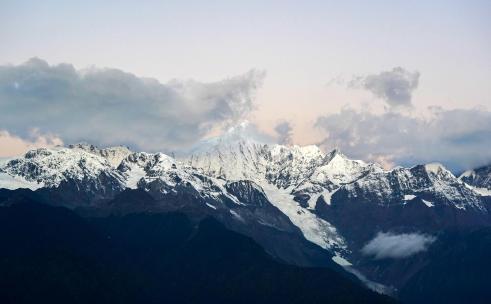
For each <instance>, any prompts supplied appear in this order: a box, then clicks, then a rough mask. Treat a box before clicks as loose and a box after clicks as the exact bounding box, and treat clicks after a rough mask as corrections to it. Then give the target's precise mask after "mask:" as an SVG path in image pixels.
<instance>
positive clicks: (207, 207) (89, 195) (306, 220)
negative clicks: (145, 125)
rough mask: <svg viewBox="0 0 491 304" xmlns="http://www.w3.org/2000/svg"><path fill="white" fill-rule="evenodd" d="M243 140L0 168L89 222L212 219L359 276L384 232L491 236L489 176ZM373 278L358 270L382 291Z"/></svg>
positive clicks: (83, 151) (1, 175)
mask: <svg viewBox="0 0 491 304" xmlns="http://www.w3.org/2000/svg"><path fill="white" fill-rule="evenodd" d="M241 131H242V130H241V129H240V128H235V129H231V130H230V131H229V132H227V133H226V134H225V135H223V136H221V137H218V138H213V139H210V140H207V141H205V142H203V143H201V144H200V145H199V146H197V147H195V148H194V149H193V151H192V152H191V153H189V154H187V155H186V156H181V157H179V158H178V159H175V158H172V157H170V156H168V155H166V154H163V153H146V152H132V151H130V150H129V149H128V148H125V147H114V148H105V149H100V148H97V147H95V146H92V145H88V144H77V145H71V146H69V147H67V148H65V147H57V148H52V149H45V148H43V149H36V150H32V151H29V152H27V153H26V154H25V155H23V156H20V157H17V158H12V159H10V160H6V161H3V162H2V163H0V188H6V189H16V188H30V189H32V190H37V192H40V193H41V194H43V195H45V196H47V197H50V198H52V197H55V198H56V202H57V203H58V204H61V205H64V206H67V207H70V208H74V209H83V210H87V209H88V208H90V210H93V211H92V212H95V211H97V212H106V213H107V212H109V213H111V212H115V213H121V212H122V213H124V212H139V211H140V212H143V211H144V212H166V211H174V210H179V211H182V212H187V213H190V214H194V215H197V214H201V215H211V216H213V217H215V218H217V219H219V220H220V221H221V222H223V223H225V224H226V225H227V226H228V227H230V228H232V229H234V230H236V231H239V232H241V233H244V234H246V235H249V236H251V237H253V238H254V239H255V240H256V241H258V242H259V243H260V244H262V245H263V246H264V247H265V248H266V249H267V250H268V251H270V252H271V253H273V254H274V255H276V256H278V257H280V258H282V259H284V260H287V261H289V262H292V263H297V264H303V265H320V264H322V263H325V262H326V257H327V258H328V259H330V258H331V257H332V259H333V260H334V261H335V262H337V263H338V264H341V265H342V266H343V267H347V268H348V269H350V268H352V267H358V266H360V265H364V261H365V260H366V258H365V257H364V256H363V254H361V251H360V250H361V248H362V247H363V245H364V244H365V243H367V242H368V241H370V240H371V239H372V238H373V237H374V236H375V235H376V234H377V233H378V232H381V231H382V232H383V231H400V232H413V231H419V232H425V233H428V234H434V233H438V231H439V229H442V228H445V227H460V226H469V225H491V218H490V216H489V214H490V212H489V211H490V196H489V194H490V193H489V192H486V191H483V189H484V190H486V189H490V187H489V180H490V179H489V176H490V174H489V172H490V171H489V167H488V168H481V169H476V170H473V171H469V172H466V173H464V174H463V175H462V176H460V177H459V178H457V177H455V176H454V175H453V174H452V173H451V172H450V171H448V170H447V169H445V167H444V166H442V165H440V164H425V165H417V166H414V167H412V168H400V167H398V168H394V169H392V170H384V169H383V168H382V167H381V166H379V165H377V164H372V163H366V162H363V161H361V160H351V159H349V158H348V157H346V156H345V155H343V154H342V153H341V152H340V151H338V150H333V151H331V152H329V153H324V152H323V151H322V150H321V149H319V148H318V147H316V146H305V147H301V146H285V145H277V144H264V143H260V142H257V141H254V140H251V139H250V138H247V137H244V136H242V134H241ZM128 191H130V192H128ZM131 191H136V192H131ZM138 191H140V192H138ZM139 193H140V194H139ZM142 193H145V195H143V194H142ZM142 195H143V196H142ZM135 196H136V197H135ZM147 196H148V197H147ZM133 200H134V201H135V202H136V201H138V202H139V203H138V204H136V203H135V204H134V205H132V201H133ZM94 210H95V211H94ZM85 212H86V211H85ZM314 244H315V245H314ZM316 245H317V246H319V247H317V246H316ZM321 248H322V249H324V250H322V249H321ZM326 252H328V253H326ZM360 267H362V266H360ZM377 267H378V266H377ZM377 267H373V268H370V267H368V266H363V267H362V268H363V271H364V274H365V275H368V277H369V278H373V277H376V278H377V279H381V280H382V281H383V278H380V277H379V276H378V274H377V269H378V268H377ZM384 283H387V282H384Z"/></svg>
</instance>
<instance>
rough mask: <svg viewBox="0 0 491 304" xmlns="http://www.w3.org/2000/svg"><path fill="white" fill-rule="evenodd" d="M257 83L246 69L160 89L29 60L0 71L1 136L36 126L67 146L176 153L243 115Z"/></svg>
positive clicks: (112, 74) (117, 75)
mask: <svg viewBox="0 0 491 304" xmlns="http://www.w3.org/2000/svg"><path fill="white" fill-rule="evenodd" d="M263 77H264V73H262V72H258V71H254V70H252V71H250V72H248V73H246V74H244V75H240V76H236V77H231V78H228V79H225V80H222V81H218V82H213V83H201V82H197V81H194V80H187V81H179V80H173V81H171V82H168V83H160V82H159V81H157V80H155V79H150V78H141V77H137V76H135V75H133V74H130V73H126V72H123V71H121V70H117V69H97V68H91V69H86V70H76V69H75V68H74V67H73V66H72V65H70V64H59V65H49V64H48V63H47V62H45V61H43V60H41V59H37V58H34V59H31V60H29V61H27V62H26V63H24V64H21V65H16V66H12V65H7V66H0V130H5V131H8V132H9V133H10V134H13V135H15V136H18V137H20V138H22V139H28V138H29V132H30V130H32V129H33V128H35V129H38V130H39V132H40V134H55V135H56V136H58V137H59V138H61V140H63V141H64V142H66V143H73V142H79V141H90V142H91V143H95V144H99V145H114V144H126V145H129V146H132V147H135V148H140V149H145V150H161V149H164V148H168V149H174V148H179V147H183V146H187V145H191V144H193V143H194V142H196V141H197V140H199V139H201V138H202V137H203V136H205V135H206V134H207V132H209V131H210V130H211V129H213V128H217V126H218V127H226V126H228V125H229V124H233V123H234V122H236V121H238V120H241V119H242V118H243V117H246V116H247V115H248V114H249V113H250V112H251V111H252V110H253V109H254V107H255V104H254V95H255V91H256V89H257V88H258V86H260V85H261V83H262V79H263Z"/></svg>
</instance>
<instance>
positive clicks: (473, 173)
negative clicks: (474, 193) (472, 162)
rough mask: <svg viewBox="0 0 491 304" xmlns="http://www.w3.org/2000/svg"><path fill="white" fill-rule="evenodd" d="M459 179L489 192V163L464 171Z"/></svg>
mask: <svg viewBox="0 0 491 304" xmlns="http://www.w3.org/2000/svg"><path fill="white" fill-rule="evenodd" d="M459 179H460V180H462V181H463V182H465V183H467V184H469V185H471V186H473V187H476V188H481V191H482V192H488V193H491V165H488V166H484V167H480V168H477V169H474V170H469V171H466V172H464V173H462V175H461V176H460V177H459ZM486 190H488V191H486Z"/></svg>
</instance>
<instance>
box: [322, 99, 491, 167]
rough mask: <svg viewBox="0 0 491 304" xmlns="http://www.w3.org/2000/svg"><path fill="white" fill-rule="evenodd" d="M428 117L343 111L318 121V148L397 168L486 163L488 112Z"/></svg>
mask: <svg viewBox="0 0 491 304" xmlns="http://www.w3.org/2000/svg"><path fill="white" fill-rule="evenodd" d="M429 110H430V112H431V115H430V117H417V116H410V115H408V114H404V113H399V112H392V111H387V112H383V113H381V114H375V113H372V112H369V111H365V110H354V109H352V108H345V109H343V110H341V111H340V112H338V113H334V114H329V115H325V116H322V117H319V118H318V119H317V121H316V123H315V125H316V126H317V127H318V128H320V129H321V130H323V131H324V132H325V133H326V138H325V139H324V140H323V141H322V143H321V144H322V145H323V146H324V147H326V148H328V149H331V148H335V147H337V148H340V149H341V150H342V151H343V152H345V153H346V154H348V155H350V156H352V157H356V158H361V159H366V160H371V161H377V160H381V159H382V160H384V162H386V163H393V164H398V165H405V166H408V165H414V164H418V163H428V162H433V161H439V162H442V163H444V164H445V165H446V166H448V167H449V168H450V169H452V170H453V171H461V170H464V169H468V168H472V167H476V166H479V165H484V164H489V163H491V150H490V149H489V147H491V112H489V111H486V110H483V109H468V110H467V109H466V110H464V109H456V110H443V109H441V108H430V109H429Z"/></svg>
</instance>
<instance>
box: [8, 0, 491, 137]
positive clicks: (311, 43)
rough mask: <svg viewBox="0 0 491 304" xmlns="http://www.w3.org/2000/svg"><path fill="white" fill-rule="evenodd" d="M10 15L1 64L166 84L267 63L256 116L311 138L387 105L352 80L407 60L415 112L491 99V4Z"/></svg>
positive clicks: (29, 9) (195, 5) (97, 9)
mask: <svg viewBox="0 0 491 304" xmlns="http://www.w3.org/2000/svg"><path fill="white" fill-rule="evenodd" d="M0 20H1V21H0V65H5V64H15V65H17V64H20V63H23V62H25V61H26V60H27V59H29V58H31V57H34V56H36V57H39V58H42V59H43V60H46V61H47V62H49V63H50V64H58V63H62V62H66V63H70V64H73V65H74V66H75V67H76V68H86V67H88V66H92V65H94V66H97V67H113V68H118V69H121V70H123V71H126V72H130V73H134V74H136V75H138V76H146V77H154V78H156V79H158V80H159V81H161V82H167V81H168V80H171V79H174V78H178V79H188V78H192V79H196V80H198V81H203V82H211V81H218V80H221V79H224V78H226V77H232V76H235V75H240V74H243V73H245V72H247V71H249V70H251V69H258V70H264V71H266V78H265V80H264V83H263V85H262V88H261V89H260V90H259V91H258V93H257V94H258V95H257V99H256V105H257V109H256V110H255V111H253V112H252V113H251V114H250V117H249V118H250V119H251V120H252V121H253V122H255V123H256V124H257V125H259V127H261V128H262V129H264V130H266V131H270V132H272V131H271V130H273V127H274V125H275V124H277V123H278V121H281V120H287V121H290V122H291V123H292V124H293V130H294V132H293V138H294V141H295V142H298V143H302V144H305V143H310V142H315V141H317V140H320V139H322V136H323V135H322V132H321V131H319V129H318V128H315V127H314V123H315V121H316V120H317V118H318V117H319V115H327V114H330V113H337V112H338V111H339V110H340V109H341V108H342V107H343V106H344V107H346V106H349V107H353V108H362V107H364V105H366V104H370V105H373V107H374V108H377V107H380V106H382V107H383V102H380V101H378V100H377V97H375V96H373V95H372V94H370V93H369V92H366V91H363V90H353V89H347V88H346V82H347V81H349V80H350V79H352V78H353V76H356V75H368V74H378V73H380V72H382V71H388V70H391V69H392V68H394V67H398V66H401V67H403V68H405V69H406V70H408V71H417V72H419V73H420V78H419V86H418V87H417V89H416V90H414V92H413V98H412V103H413V105H414V109H413V111H416V112H417V111H424V109H425V108H426V107H427V106H430V105H436V106H441V107H443V108H445V109H458V108H473V107H476V106H483V107H485V108H486V107H487V108H488V109H489V108H490V107H491V85H490V83H491V81H490V80H491V1H240V2H239V1H90V0H86V1H48V0H46V1H22V0H16V1H5V0H0ZM333 79H341V80H344V83H343V82H342V83H341V84H342V85H328V83H332V80H333ZM377 103H378V104H377Z"/></svg>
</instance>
